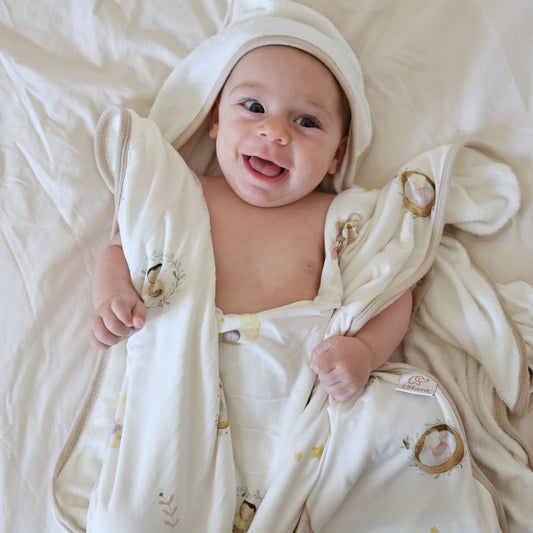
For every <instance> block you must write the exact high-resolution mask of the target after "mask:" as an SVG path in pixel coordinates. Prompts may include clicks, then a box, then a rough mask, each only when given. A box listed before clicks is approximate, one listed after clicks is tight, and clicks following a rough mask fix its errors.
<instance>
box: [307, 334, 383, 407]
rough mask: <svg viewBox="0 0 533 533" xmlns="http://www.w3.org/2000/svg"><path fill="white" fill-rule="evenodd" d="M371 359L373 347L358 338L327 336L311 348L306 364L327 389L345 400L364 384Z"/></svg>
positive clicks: (341, 400) (332, 394)
mask: <svg viewBox="0 0 533 533" xmlns="http://www.w3.org/2000/svg"><path fill="white" fill-rule="evenodd" d="M372 360H373V354H372V350H371V349H370V347H369V346H368V345H367V344H366V343H364V342H362V341H361V340H359V339H358V338H357V337H329V338H328V339H326V340H325V341H323V342H321V343H320V344H319V345H318V346H317V347H316V348H315V349H314V350H313V352H312V354H311V360H310V362H309V365H310V367H311V370H312V371H313V372H315V373H316V374H317V376H318V379H319V380H320V383H321V384H322V386H323V387H324V389H325V390H326V392H327V393H328V394H330V395H331V396H333V398H335V399H336V400H338V401H339V402H346V401H348V400H350V399H351V398H353V397H354V396H355V395H356V394H357V393H358V392H359V391H360V390H361V389H362V388H363V387H364V386H365V385H366V383H367V381H368V378H369V376H370V372H371V371H372Z"/></svg>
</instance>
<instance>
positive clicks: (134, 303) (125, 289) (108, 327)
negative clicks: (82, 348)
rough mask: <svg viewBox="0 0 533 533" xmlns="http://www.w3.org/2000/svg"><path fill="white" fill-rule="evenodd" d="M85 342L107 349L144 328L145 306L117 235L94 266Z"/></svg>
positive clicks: (117, 234)
mask: <svg viewBox="0 0 533 533" xmlns="http://www.w3.org/2000/svg"><path fill="white" fill-rule="evenodd" d="M92 287H93V302H94V307H95V312H94V313H93V316H92V318H91V327H90V332H89V339H90V341H91V343H92V344H93V345H94V346H96V347H97V348H109V346H112V345H114V344H117V343H118V342H120V341H122V340H124V339H125V338H127V337H129V336H130V335H131V334H132V333H135V332H136V331H138V330H139V329H141V328H142V327H143V326H144V322H145V319H146V306H145V305H144V303H143V301H142V300H141V298H140V297H139V295H138V294H137V291H136V290H135V288H134V287H133V284H132V282H131V278H130V271H129V268H128V264H127V262H126V258H125V257H124V252H123V250H122V242H121V240H120V234H119V233H118V232H117V233H116V234H115V236H114V237H113V238H112V239H111V241H110V242H109V244H108V245H107V246H106V247H105V249H104V251H103V252H102V255H101V256H100V258H99V259H98V262H97V263H96V268H95V271H94V275H93V285H92Z"/></svg>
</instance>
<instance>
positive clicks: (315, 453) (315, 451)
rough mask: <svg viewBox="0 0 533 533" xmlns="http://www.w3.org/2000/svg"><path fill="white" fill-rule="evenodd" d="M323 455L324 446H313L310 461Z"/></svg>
mask: <svg viewBox="0 0 533 533" xmlns="http://www.w3.org/2000/svg"><path fill="white" fill-rule="evenodd" d="M323 453H324V445H323V444H321V445H320V446H313V451H312V452H311V459H320V458H321V457H322V454H323Z"/></svg>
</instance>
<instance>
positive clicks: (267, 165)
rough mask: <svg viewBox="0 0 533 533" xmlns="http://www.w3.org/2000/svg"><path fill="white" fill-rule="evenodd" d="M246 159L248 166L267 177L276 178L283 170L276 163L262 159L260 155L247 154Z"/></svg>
mask: <svg viewBox="0 0 533 533" xmlns="http://www.w3.org/2000/svg"><path fill="white" fill-rule="evenodd" d="M247 159H248V163H249V164H250V166H251V167H252V168H253V169H254V170H255V171H256V172H259V173H260V174H263V175H264V176H266V177H268V178H276V177H278V176H280V175H281V174H283V173H284V172H285V169H284V168H283V167H280V166H279V165H278V164H276V163H274V162H273V161H269V160H268V159H263V158H262V157H258V156H255V155H251V156H248V157H247Z"/></svg>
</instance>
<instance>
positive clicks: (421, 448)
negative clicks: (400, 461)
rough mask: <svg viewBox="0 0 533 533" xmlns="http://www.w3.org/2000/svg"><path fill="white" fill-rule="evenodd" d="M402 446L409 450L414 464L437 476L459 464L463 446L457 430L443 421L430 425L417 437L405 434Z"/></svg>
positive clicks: (463, 453) (462, 454) (463, 449)
mask: <svg viewBox="0 0 533 533" xmlns="http://www.w3.org/2000/svg"><path fill="white" fill-rule="evenodd" d="M403 448H406V449H407V450H409V452H410V455H411V459H412V461H413V463H414V465H415V466H416V467H417V468H419V469H420V470H422V471H423V472H426V473H428V474H434V475H437V476H439V475H440V474H444V473H445V472H450V471H451V470H453V469H454V468H456V467H458V466H460V465H461V463H462V461H463V458H464V455H465V446H464V442H463V439H462V438H461V436H460V435H459V432H458V431H457V430H456V429H455V428H453V427H452V426H450V425H448V424H444V423H438V424H435V425H431V426H430V427H429V428H428V429H426V431H424V433H422V435H421V436H420V437H419V438H418V439H416V440H415V439H413V438H412V437H410V436H407V437H405V438H404V439H403Z"/></svg>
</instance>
